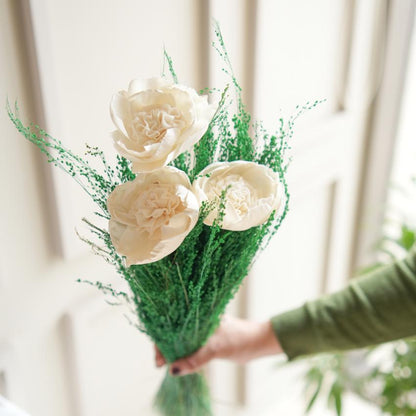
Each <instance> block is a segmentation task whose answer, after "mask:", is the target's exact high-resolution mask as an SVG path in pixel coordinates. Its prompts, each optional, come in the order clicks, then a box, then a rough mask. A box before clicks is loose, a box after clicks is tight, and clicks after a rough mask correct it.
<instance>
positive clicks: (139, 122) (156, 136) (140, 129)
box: [132, 104, 185, 146]
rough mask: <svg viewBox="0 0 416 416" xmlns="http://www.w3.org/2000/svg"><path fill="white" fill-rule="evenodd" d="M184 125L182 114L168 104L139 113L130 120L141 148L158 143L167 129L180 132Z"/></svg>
mask: <svg viewBox="0 0 416 416" xmlns="http://www.w3.org/2000/svg"><path fill="white" fill-rule="evenodd" d="M184 125H185V121H184V120H183V116H182V113H181V112H180V111H179V110H178V109H177V108H175V107H172V106H171V105H169V104H163V105H161V106H158V107H154V108H151V109H150V110H148V111H139V112H137V113H136V114H135V115H134V117H133V120H132V127H133V130H134V131H135V132H136V134H137V136H138V138H139V140H140V141H141V144H142V145H143V146H146V145H150V144H153V143H159V142H160V141H161V140H162V139H163V138H164V137H165V135H166V132H167V131H168V130H169V129H179V130H181V129H183V127H184Z"/></svg>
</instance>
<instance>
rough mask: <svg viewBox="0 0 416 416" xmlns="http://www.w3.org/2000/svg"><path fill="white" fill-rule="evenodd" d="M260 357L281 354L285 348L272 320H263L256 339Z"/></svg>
mask: <svg viewBox="0 0 416 416" xmlns="http://www.w3.org/2000/svg"><path fill="white" fill-rule="evenodd" d="M256 350H257V352H258V355H257V356H258V357H262V356H266V355H275V354H281V353H282V352H283V349H282V347H281V345H280V342H279V340H278V339H277V336H276V334H275V332H274V330H273V326H272V324H271V322H270V321H266V322H261V323H260V324H259V330H258V334H257V339H256Z"/></svg>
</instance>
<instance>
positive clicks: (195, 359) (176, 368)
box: [170, 344, 215, 376]
mask: <svg viewBox="0 0 416 416" xmlns="http://www.w3.org/2000/svg"><path fill="white" fill-rule="evenodd" d="M213 358H215V350H214V349H213V348H212V347H211V346H210V344H207V345H204V346H203V347H201V348H200V349H199V350H198V351H196V352H195V353H194V354H192V355H189V356H188V357H185V358H181V359H179V360H176V361H175V362H173V363H172V364H171V366H170V373H171V374H172V375H174V376H184V375H186V374H191V373H194V372H196V371H198V370H199V369H200V368H201V367H202V366H203V365H204V364H206V363H207V362H208V361H210V360H212V359H213Z"/></svg>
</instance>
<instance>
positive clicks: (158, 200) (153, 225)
mask: <svg viewBox="0 0 416 416" xmlns="http://www.w3.org/2000/svg"><path fill="white" fill-rule="evenodd" d="M107 207H108V210H109V212H110V215H111V219H110V221H109V233H110V237H111V241H112V242H113V244H114V247H115V249H116V251H117V253H119V254H121V255H123V256H126V264H127V266H130V265H132V264H146V263H152V262H155V261H157V260H160V259H161V258H163V257H165V256H167V255H168V254H170V253H172V252H173V251H175V250H176V249H177V248H178V247H179V246H180V245H181V243H182V241H183V240H184V239H185V237H186V236H187V235H188V233H189V232H190V231H191V230H192V228H194V226H195V224H196V222H197V220H198V215H199V203H198V200H197V198H196V196H195V195H194V193H193V191H192V187H191V183H190V181H189V178H188V176H187V175H186V174H185V173H184V172H182V171H181V170H179V169H176V168H173V167H164V168H161V169H158V170H156V171H153V172H148V173H139V174H138V175H137V177H136V179H134V180H133V181H130V182H126V183H123V184H122V185H119V186H117V187H116V188H115V189H114V191H113V192H112V193H111V194H110V196H109V197H108V200H107Z"/></svg>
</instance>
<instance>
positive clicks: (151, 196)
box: [134, 183, 185, 238]
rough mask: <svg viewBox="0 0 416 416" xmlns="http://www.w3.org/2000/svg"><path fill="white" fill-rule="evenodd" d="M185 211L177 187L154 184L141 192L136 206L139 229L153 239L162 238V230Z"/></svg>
mask: <svg viewBox="0 0 416 416" xmlns="http://www.w3.org/2000/svg"><path fill="white" fill-rule="evenodd" d="M184 209H185V206H184V204H183V202H182V200H181V198H180V197H179V196H178V195H176V193H175V187H174V186H172V185H168V184H159V183H154V184H152V185H150V186H149V187H148V188H147V189H145V190H144V191H143V192H141V193H140V195H139V196H138V198H137V200H136V203H135V206H134V210H135V217H136V221H137V225H138V227H139V228H142V229H143V230H145V231H147V232H148V233H149V235H150V236H151V237H153V238H160V233H161V228H162V227H163V226H164V225H168V224H169V221H170V220H171V218H172V217H173V216H175V215H176V214H178V213H180V212H182V211H184Z"/></svg>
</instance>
